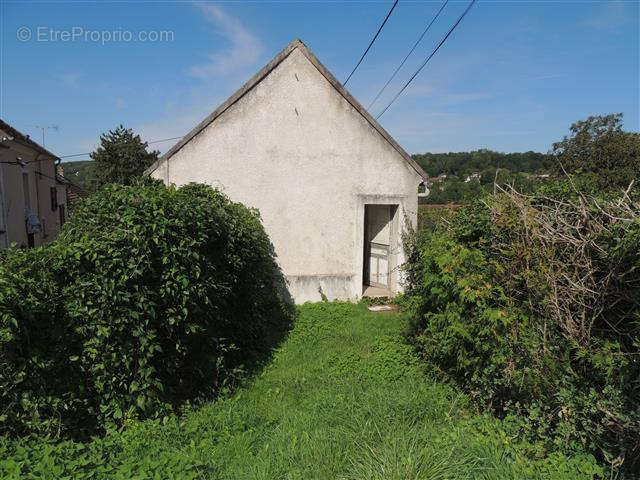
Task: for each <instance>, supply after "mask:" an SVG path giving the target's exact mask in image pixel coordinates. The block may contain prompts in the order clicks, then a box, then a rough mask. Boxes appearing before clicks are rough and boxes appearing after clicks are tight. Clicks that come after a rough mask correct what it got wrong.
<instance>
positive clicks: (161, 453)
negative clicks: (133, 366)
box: [0, 303, 600, 480]
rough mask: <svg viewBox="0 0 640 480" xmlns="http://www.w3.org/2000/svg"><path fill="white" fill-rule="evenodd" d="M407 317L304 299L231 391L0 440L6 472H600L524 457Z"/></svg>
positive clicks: (576, 462)
mask: <svg viewBox="0 0 640 480" xmlns="http://www.w3.org/2000/svg"><path fill="white" fill-rule="evenodd" d="M405 327H406V322H405V319H404V317H403V316H402V314H398V313H391V314H390V313H377V314H376V313H371V312H368V311H367V310H366V307H365V306H364V305H354V304H347V303H317V304H307V305H304V306H302V307H301V308H300V309H299V315H298V319H297V322H296V325H295V327H294V329H293V331H292V332H291V334H290V336H289V339H288V340H287V341H286V342H285V343H284V345H283V346H282V347H281V348H280V349H279V350H278V351H277V352H276V354H275V356H274V359H273V361H272V362H271V363H270V365H269V366H268V367H267V368H266V369H265V370H264V371H263V372H262V373H261V374H260V375H258V376H257V377H255V378H254V379H253V380H252V381H251V382H250V383H249V384H248V385H246V386H245V387H243V388H241V389H240V390H238V391H237V392H236V393H235V394H234V395H232V396H229V397H228V398H226V399H221V400H218V401H217V402H215V403H211V404H208V405H205V406H202V407H200V408H197V409H194V410H192V411H189V412H187V413H185V414H184V415H182V416H181V417H173V418H169V419H166V420H165V421H164V422H161V421H145V422H139V423H133V424H131V425H129V426H128V427H127V428H126V429H125V430H124V431H123V432H121V433H116V432H114V433H110V434H109V435H107V436H106V437H105V438H103V439H100V440H95V441H94V442H93V443H91V444H85V445H81V444H75V443H72V442H66V443H65V444H63V445H58V446H57V447H46V448H45V447H44V445H43V444H41V443H40V444H38V445H37V446H35V447H34V446H33V445H32V444H30V443H29V442H28V441H24V442H22V446H20V445H16V444H13V443H9V442H7V443H4V444H3V443H2V441H0V459H3V458H4V460H0V478H8V479H17V478H63V477H65V475H66V476H67V477H65V478H109V479H119V478H121V479H125V478H126V479H129V478H137V479H146V478H163V479H170V478H176V479H178V478H179V479H183V478H206V479H265V480H266V479H292V480H293V479H301V480H302V479H304V480H308V479H314V480H315V479H343V480H348V479H354V480H355V479H367V480H375V479H380V480H382V479H384V480H394V479H398V480H400V479H402V480H406V479H471V478H473V479H525V478H526V479H538V478H539V479H543V478H544V479H546V478H549V479H564V478H566V479H572V480H573V479H591V478H597V476H596V474H597V473H598V472H599V471H600V470H599V468H598V467H597V466H596V465H595V464H594V462H593V459H592V458H591V457H590V456H587V455H585V456H578V457H573V458H567V457H564V456H562V455H555V456H552V457H547V458H538V459H535V458H530V457H528V456H527V455H525V452H530V451H531V448H530V445H527V444H522V443H516V442H514V440H513V439H512V438H511V437H510V436H509V435H508V434H507V433H506V430H505V429H504V428H503V427H502V424H501V423H500V422H499V421H497V420H495V419H493V418H491V417H490V416H488V415H477V414H474V413H473V412H472V410H471V408H470V407H469V404H468V402H467V398H466V397H465V396H464V395H462V394H459V393H457V392H456V391H455V390H454V389H453V388H450V387H447V386H444V385H442V384H438V383H435V382H434V381H432V380H430V379H429V377H428V375H425V372H422V371H421V370H420V366H419V363H418V362H417V359H416V357H415V356H414V353H413V351H412V349H411V348H410V347H409V346H407V345H406V344H405V343H404V342H403V339H402V332H403V330H404V329H405ZM24 446H27V448H23V447H24ZM47 449H48V450H47ZM45 450H47V451H46V452H45ZM38 472H40V473H38ZM48 472H49V473H48Z"/></svg>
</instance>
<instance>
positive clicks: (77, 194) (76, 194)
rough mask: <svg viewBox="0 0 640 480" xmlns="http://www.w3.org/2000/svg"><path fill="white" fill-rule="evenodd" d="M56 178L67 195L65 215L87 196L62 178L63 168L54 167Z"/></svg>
mask: <svg viewBox="0 0 640 480" xmlns="http://www.w3.org/2000/svg"><path fill="white" fill-rule="evenodd" d="M56 178H57V179H58V181H59V182H60V183H62V184H64V185H65V188H66V195H67V197H66V198H67V214H69V213H70V212H72V211H73V209H74V207H75V206H76V205H77V204H78V202H79V201H80V200H82V198H84V197H86V196H87V192H85V191H84V190H83V189H82V188H80V187H79V186H78V185H76V184H74V183H71V181H70V180H69V179H68V178H66V177H65V176H64V168H63V167H62V165H56Z"/></svg>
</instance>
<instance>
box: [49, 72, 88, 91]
mask: <svg viewBox="0 0 640 480" xmlns="http://www.w3.org/2000/svg"><path fill="white" fill-rule="evenodd" d="M53 78H54V79H55V80H56V81H57V82H58V83H59V84H61V85H62V86H64V87H67V88H79V87H80V79H81V78H82V74H81V73H77V72H65V73H54V74H53Z"/></svg>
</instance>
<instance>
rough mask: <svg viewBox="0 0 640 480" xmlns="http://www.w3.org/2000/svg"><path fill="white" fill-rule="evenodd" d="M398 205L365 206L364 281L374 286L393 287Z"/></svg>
mask: <svg viewBox="0 0 640 480" xmlns="http://www.w3.org/2000/svg"><path fill="white" fill-rule="evenodd" d="M395 210H396V205H365V206H364V262H363V263H364V270H363V283H364V285H369V286H372V287H379V288H382V289H389V288H390V287H391V281H390V280H391V265H392V258H391V245H392V240H393V234H394V232H393V217H394V214H395Z"/></svg>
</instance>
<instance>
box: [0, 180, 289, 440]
mask: <svg viewBox="0 0 640 480" xmlns="http://www.w3.org/2000/svg"><path fill="white" fill-rule="evenodd" d="M283 286H284V285H283V282H282V276H281V274H280V272H279V270H278V268H277V265H276V263H275V260H274V253H273V249H272V245H271V244H270V242H269V239H268V237H267V235H266V233H265V232H264V230H263V228H262V225H261V223H260V219H259V216H258V214H257V213H256V212H254V211H252V210H249V209H247V208H245V207H244V206H242V205H241V204H237V203H232V202H230V201H229V199H228V198H227V197H225V196H224V195H223V194H221V193H219V192H217V191H215V190H213V189H211V188H209V187H205V186H202V185H195V184H194V185H188V186H184V187H181V188H178V189H176V188H173V187H170V188H167V187H165V186H163V185H162V184H160V183H156V182H152V181H149V180H147V181H146V182H144V183H140V184H138V185H135V186H128V187H125V186H117V185H110V186H107V187H105V188H103V189H102V190H101V191H99V192H98V193H97V194H95V195H93V196H92V197H90V198H89V199H87V200H85V201H84V202H83V203H82V205H81V206H80V207H79V208H78V209H77V211H76V212H75V213H74V215H73V217H72V218H71V219H70V221H69V222H68V223H67V224H66V225H65V227H64V229H63V232H62V234H61V235H60V237H59V238H58V240H57V241H56V242H54V243H53V244H52V245H50V246H47V247H42V248H38V249H35V250H30V251H20V250H17V249H12V250H10V251H9V252H8V253H7V254H6V256H5V257H4V258H3V260H2V262H1V264H0V414H1V416H0V432H2V433H9V434H24V433H30V432H34V433H42V434H51V435H54V436H57V435H66V434H72V435H74V436H76V437H78V436H83V435H87V434H92V433H94V432H97V431H101V430H103V429H104V428H105V427H108V426H109V425H119V424H123V423H124V422H125V421H126V420H127V419H129V418H145V417H162V416H163V415H165V414H167V413H168V412H170V411H173V410H175V409H176V408H178V407H179V406H180V405H181V404H183V403H184V402H185V401H192V400H196V399H198V398H201V397H210V396H212V395H215V393H217V392H219V391H221V390H222V389H224V388H226V387H228V386H230V384H231V383H232V382H233V381H234V379H235V378H236V377H237V373H238V372H239V371H240V369H241V367H243V366H248V365H251V364H252V363H254V362H257V361H260V359H261V358H262V356H263V355H264V354H265V353H267V352H268V351H269V350H270V348H271V347H272V346H273V345H274V344H275V343H276V342H277V341H278V340H279V339H280V338H281V337H282V335H283V333H284V332H285V330H286V329H287V327H288V324H289V321H290V316H291V312H292V310H291V307H290V306H289V303H288V302H287V301H286V299H285V296H284V295H285V293H286V290H285V289H284V288H283Z"/></svg>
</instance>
